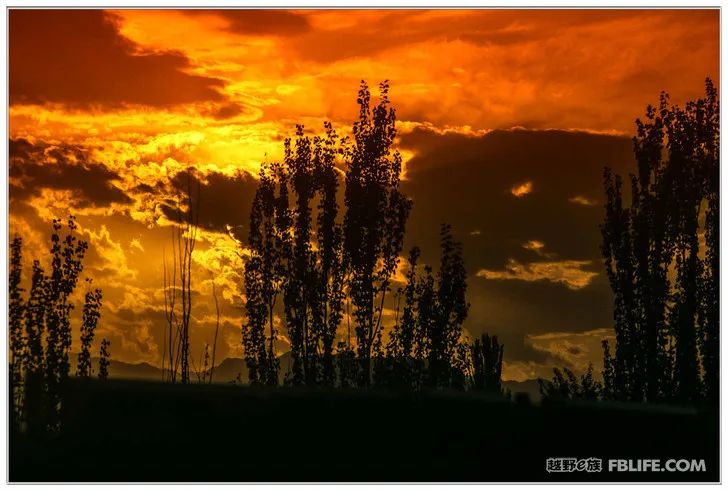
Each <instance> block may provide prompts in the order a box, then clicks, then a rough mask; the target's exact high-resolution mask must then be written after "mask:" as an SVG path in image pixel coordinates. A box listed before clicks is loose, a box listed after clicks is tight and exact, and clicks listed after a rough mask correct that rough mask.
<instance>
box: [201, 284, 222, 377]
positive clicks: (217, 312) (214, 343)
mask: <svg viewBox="0 0 728 491" xmlns="http://www.w3.org/2000/svg"><path fill="white" fill-rule="evenodd" d="M212 298H213V300H215V336H214V337H213V340H212V360H211V362H210V371H209V379H208V383H210V384H211V383H212V375H213V373H214V372H215V356H216V354H217V335H218V334H219V332H220V304H219V302H218V301H217V290H216V289H215V279H214V278H213V280H212ZM205 353H207V346H206V347H205Z"/></svg>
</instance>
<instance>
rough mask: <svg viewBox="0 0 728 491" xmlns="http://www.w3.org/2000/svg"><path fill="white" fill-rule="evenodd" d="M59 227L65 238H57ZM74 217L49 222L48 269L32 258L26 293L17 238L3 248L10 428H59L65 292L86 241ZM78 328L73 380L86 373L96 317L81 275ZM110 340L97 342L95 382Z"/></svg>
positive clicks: (46, 431) (66, 362) (67, 310)
mask: <svg viewBox="0 0 728 491" xmlns="http://www.w3.org/2000/svg"><path fill="white" fill-rule="evenodd" d="M64 228H65V236H63V234H64ZM77 228H78V226H77V225H76V222H75V217H73V216H71V217H69V218H68V221H67V222H66V223H65V226H64V223H63V222H62V221H61V220H58V219H55V220H53V225H52V233H51V238H50V248H49V251H48V254H49V258H50V268H48V269H45V268H44V267H43V266H42V265H41V262H40V261H39V260H37V259H35V260H33V261H32V265H31V275H30V281H29V285H30V286H29V290H27V291H26V289H25V288H23V239H22V238H21V237H20V236H15V237H14V238H13V240H12V242H11V244H10V267H9V272H8V279H9V281H8V327H9V334H10V360H9V372H10V375H9V385H10V408H11V411H10V419H11V428H12V429H13V430H14V431H23V432H27V433H29V434H32V435H36V436H44V435H52V434H56V433H58V432H59V431H60V429H61V421H62V413H63V393H64V390H65V386H66V382H67V380H68V378H69V376H70V375H71V374H72V367H71V358H70V356H69V355H70V350H71V345H72V335H71V313H72V311H73V310H74V307H75V306H74V303H73V301H72V298H71V297H72V295H73V293H74V291H75V290H76V287H77V286H78V281H79V279H80V277H81V274H82V273H83V259H84V256H85V254H86V251H87V249H88V243H87V242H86V241H84V240H81V239H80V238H79V237H78V235H77ZM84 281H85V283H86V286H87V288H86V292H85V295H84V304H83V312H82V317H81V326H80V333H81V335H80V351H79V353H78V360H77V366H76V370H75V376H77V377H82V378H88V377H91V376H92V375H93V373H92V372H93V369H92V366H91V349H92V345H93V341H94V337H95V331H96V328H97V325H98V322H99V318H100V317H101V305H102V302H101V300H102V293H101V290H100V289H98V288H94V287H93V285H92V280H91V279H90V278H86V279H85V280H84ZM110 345H111V343H110V342H109V341H108V340H107V339H103V340H102V342H101V347H100V352H99V355H100V360H99V371H98V377H99V378H101V379H106V378H107V376H108V373H109V372H108V370H109V363H110V362H109V357H110V351H109V347H110Z"/></svg>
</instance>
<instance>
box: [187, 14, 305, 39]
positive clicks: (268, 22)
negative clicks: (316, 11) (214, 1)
mask: <svg viewBox="0 0 728 491" xmlns="http://www.w3.org/2000/svg"><path fill="white" fill-rule="evenodd" d="M182 12H184V13H185V14H186V15H190V16H198V15H214V16H216V17H221V18H223V19H225V20H226V21H227V23H228V25H227V28H226V30H227V31H228V32H232V33H235V34H242V35H259V34H270V35H278V36H289V35H292V34H299V33H302V32H305V31H307V30H308V29H309V28H310V26H309V23H308V20H307V19H306V18H305V17H303V16H301V15H299V14H297V13H296V12H291V11H289V10H260V9H218V10H207V9H191V10H183V11H182Z"/></svg>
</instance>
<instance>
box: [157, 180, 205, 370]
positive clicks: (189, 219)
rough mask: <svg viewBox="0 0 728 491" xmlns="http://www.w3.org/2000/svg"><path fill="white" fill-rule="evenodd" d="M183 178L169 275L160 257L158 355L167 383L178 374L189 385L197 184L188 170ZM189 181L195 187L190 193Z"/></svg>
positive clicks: (197, 208) (164, 262)
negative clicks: (162, 328) (162, 322)
mask: <svg viewBox="0 0 728 491" xmlns="http://www.w3.org/2000/svg"><path fill="white" fill-rule="evenodd" d="M184 176H185V178H186V193H185V196H184V197H182V196H181V195H180V194H179V193H178V195H177V196H176V203H175V208H176V213H177V217H176V223H175V225H174V226H173V228H172V262H171V263H172V272H171V273H170V272H169V267H168V265H167V259H166V257H164V258H163V269H164V295H165V302H164V304H165V316H166V319H167V332H166V333H165V341H166V342H165V343H164V352H163V354H162V370H163V371H164V365H165V363H164V360H165V359H168V363H169V368H168V370H169V380H170V381H171V382H176V381H177V374H178V373H179V379H180V382H182V383H183V384H186V383H189V382H190V322H191V319H192V253H193V252H194V250H195V246H196V244H197V233H198V228H199V206H200V181H199V179H198V178H197V177H193V170H192V169H188V170H187V171H186V172H185V173H184ZM177 177H178V178H179V177H181V175H178V176H177ZM193 180H194V181H195V184H196V188H195V192H194V193H193V188H192V181H193ZM193 194H194V195H193ZM178 282H179V283H178ZM178 301H179V302H178Z"/></svg>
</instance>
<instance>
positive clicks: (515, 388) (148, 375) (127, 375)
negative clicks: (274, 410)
mask: <svg viewBox="0 0 728 491" xmlns="http://www.w3.org/2000/svg"><path fill="white" fill-rule="evenodd" d="M279 360H280V364H281V382H282V381H283V374H284V373H286V372H287V371H288V369H289V368H290V361H291V356H290V353H284V354H283V355H281V357H280V358H279ZM98 363H99V360H98V358H92V360H91V365H92V368H93V371H94V375H95V374H97V373H98ZM73 366H74V367H75V363H74V364H73ZM109 377H111V378H118V379H127V380H160V381H161V380H162V370H161V369H160V368H159V367H156V366H154V365H150V364H149V363H146V362H142V363H126V362H123V361H118V360H111V365H109ZM192 380H193V381H196V380H197V374H196V373H194V374H193V375H192ZM212 381H213V382H214V383H223V384H224V383H243V384H246V383H248V368H247V367H246V366H245V360H243V359H242V358H225V359H224V360H223V361H222V362H220V364H219V365H217V366H216V367H215V369H214V370H213V372H212ZM503 386H504V388H506V389H510V391H511V393H512V394H513V395H515V394H518V393H526V394H528V396H529V397H530V399H531V401H538V400H540V399H541V395H540V393H539V390H538V380H535V379H534V380H525V381H523V382H516V381H514V380H505V381H503Z"/></svg>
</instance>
